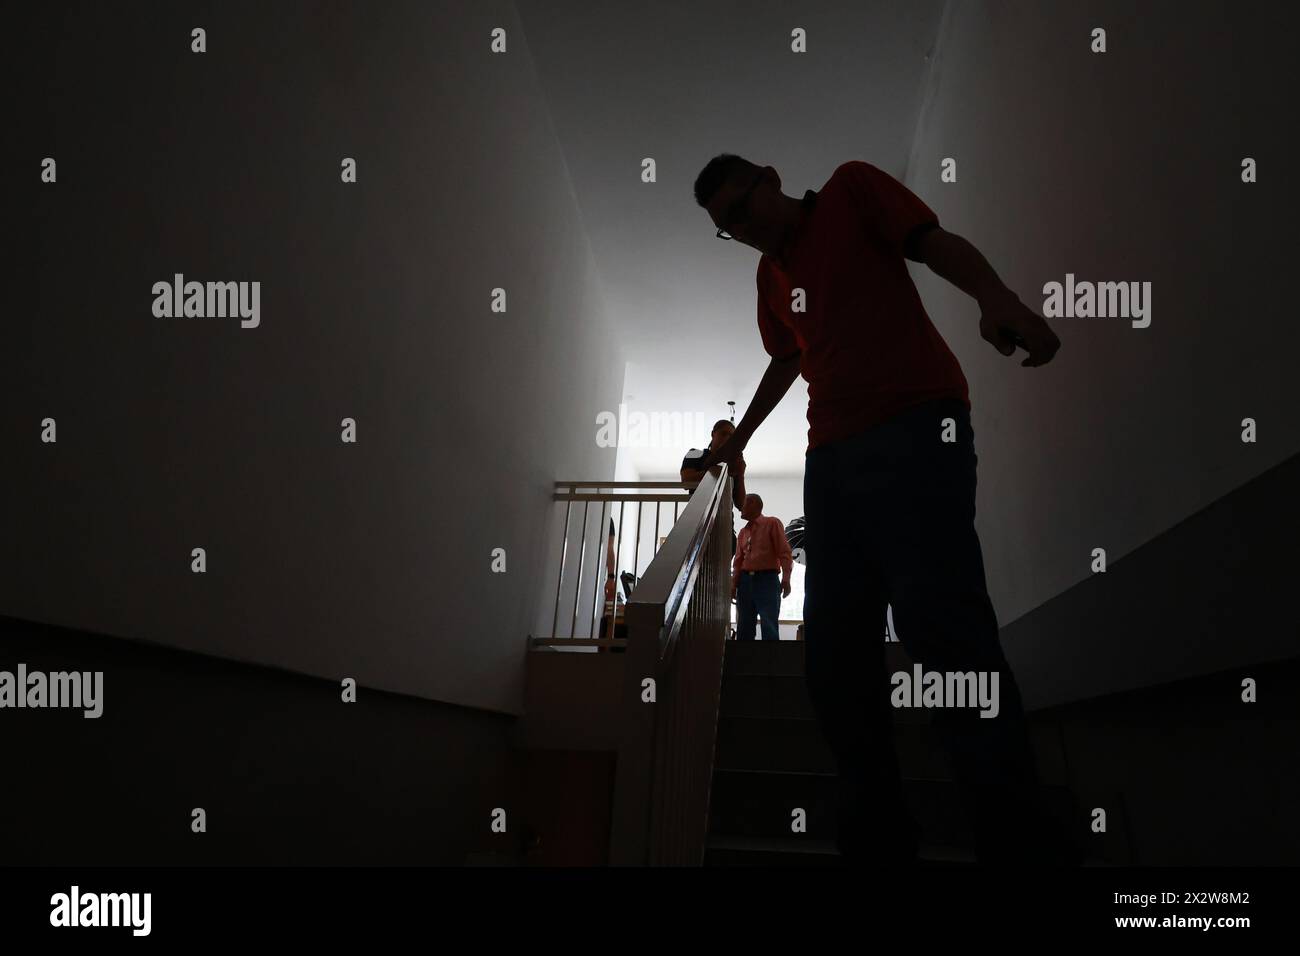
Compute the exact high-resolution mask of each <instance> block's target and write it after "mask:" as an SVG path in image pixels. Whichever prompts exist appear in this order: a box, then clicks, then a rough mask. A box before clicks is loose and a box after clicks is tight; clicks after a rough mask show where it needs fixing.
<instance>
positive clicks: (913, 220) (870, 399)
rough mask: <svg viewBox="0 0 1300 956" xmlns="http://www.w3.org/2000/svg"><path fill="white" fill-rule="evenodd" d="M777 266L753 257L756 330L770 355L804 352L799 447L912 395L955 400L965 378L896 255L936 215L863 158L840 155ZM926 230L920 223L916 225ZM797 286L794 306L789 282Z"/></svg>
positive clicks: (854, 426) (875, 417)
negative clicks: (804, 409)
mask: <svg viewBox="0 0 1300 956" xmlns="http://www.w3.org/2000/svg"><path fill="white" fill-rule="evenodd" d="M804 203H805V206H806V207H807V208H808V209H809V213H808V215H807V218H806V219H805V220H804V223H803V225H802V226H801V227H800V228H799V230H798V232H797V233H796V234H795V235H794V236H793V237H792V238H791V241H790V246H789V248H788V249H787V250H786V259H787V262H786V263H785V265H784V267H782V266H780V265H778V264H777V262H776V260H774V259H773V258H772V257H770V256H768V255H766V254H764V255H763V257H762V258H760V259H759V261H758V276H757V282H758V329H759V333H760V334H761V335H762V337H763V348H764V349H766V350H767V353H768V354H769V355H771V356H773V357H775V358H785V357H787V356H789V355H792V354H794V352H795V351H800V352H802V357H801V359H800V369H799V370H800V372H801V373H802V375H803V377H804V379H805V380H807V382H808V447H809V449H812V448H815V447H817V446H818V445H821V444H824V443H826V442H831V441H837V440H839V439H841V438H847V437H849V436H851V435H855V434H857V433H858V432H860V431H862V430H863V429H864V428H867V427H869V426H871V425H874V424H877V423H878V422H882V421H885V420H886V419H887V418H889V417H891V416H892V415H894V414H896V413H898V412H900V411H902V410H903V409H905V408H909V407H910V406H912V405H916V404H918V403H920V402H925V401H930V400H931V399H936V398H959V399H961V400H962V401H963V402H965V403H966V404H967V406H969V405H970V395H969V391H968V388H967V385H966V376H965V375H963V374H962V370H961V366H960V365H959V364H958V363H957V358H956V356H954V355H953V354H952V352H951V351H950V350H949V349H948V345H947V343H945V342H944V340H943V338H942V337H941V336H940V335H939V331H938V330H937V329H936V328H935V327H934V323H932V322H931V321H930V317H929V316H928V315H927V314H926V312H925V307H924V306H923V305H922V304H921V297H920V295H919V294H918V293H917V291H916V286H915V284H913V282H912V277H911V276H910V275H909V274H908V272H907V265H906V264H905V261H904V258H903V249H904V245H905V242H906V241H907V240H908V238H909V237H914V236H915V235H916V234H917V232H918V227H920V226H924V225H925V224H927V223H934V224H936V225H937V224H938V221H939V219H938V217H937V216H936V215H935V214H934V212H933V211H932V210H931V209H930V208H929V207H928V206H927V205H926V204H925V203H923V202H922V201H921V200H920V199H919V198H917V197H916V195H914V194H913V193H912V192H911V191H910V190H909V189H908V188H907V187H906V186H904V185H903V184H902V183H900V182H899V181H898V180H896V179H894V178H893V177H892V176H890V175H889V174H888V173H886V172H884V171H883V170H880V169H877V168H876V167H875V166H872V165H871V164H870V163H864V162H860V161H856V160H855V161H852V162H848V163H844V164H843V165H842V166H840V167H839V168H837V169H836V170H835V172H834V173H832V174H831V178H830V179H829V180H827V181H826V184H825V185H824V186H823V187H822V189H821V191H820V192H813V191H812V190H809V191H808V192H807V193H806V194H805V196H804ZM922 231H923V230H922ZM796 288H801V289H803V290H804V304H803V307H804V309H805V311H803V312H796V311H794V310H793V306H794V305H795V302H794V300H793V299H792V297H791V290H792V289H796Z"/></svg>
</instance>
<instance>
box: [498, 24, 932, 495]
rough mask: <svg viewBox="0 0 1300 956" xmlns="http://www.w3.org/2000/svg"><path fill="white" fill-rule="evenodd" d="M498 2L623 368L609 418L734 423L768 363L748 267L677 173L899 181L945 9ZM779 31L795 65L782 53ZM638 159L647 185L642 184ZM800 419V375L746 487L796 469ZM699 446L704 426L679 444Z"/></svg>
mask: <svg viewBox="0 0 1300 956" xmlns="http://www.w3.org/2000/svg"><path fill="white" fill-rule="evenodd" d="M516 7H517V9H518V10H519V14H520V17H521V20H522V22H523V26H524V32H525V34H526V39H527V42H528V46H529V49H530V50H531V52H532V55H533V58H534V60H535V63H536V69H537V72H538V76H539V80H540V83H541V86H542V90H543V93H544V94H545V97H546V100H547V103H548V104H549V107H550V111H551V119H552V122H553V124H554V127H555V133H556V136H557V137H558V139H559V141H560V144H561V147H562V149H563V152H564V155H565V160H566V162H567V164H568V169H569V175H570V177H571V180H572V183H573V188H574V191H575V193H576V198H577V202H578V205H579V208H580V211H581V216H582V220H583V222H584V223H585V226H586V230H587V235H588V238H589V240H590V242H591V247H592V252H593V255H594V258H595V264H596V268H597V272H598V275H599V278H600V282H601V285H602V294H603V301H604V303H605V305H606V307H607V308H608V309H609V311H610V318H611V321H612V322H613V323H614V327H615V329H616V330H617V332H618V334H619V336H620V338H621V340H622V342H623V345H624V347H625V349H626V351H627V355H628V357H629V358H630V359H631V361H630V363H629V367H628V372H627V377H626V382H625V386H624V391H625V402H626V405H627V409H628V410H629V411H630V412H634V411H641V412H644V413H651V412H658V413H660V414H661V415H669V414H671V413H674V412H679V413H683V415H684V416H685V417H687V418H688V419H689V420H693V419H694V418H695V416H696V415H697V414H698V415H700V416H702V418H704V419H707V420H709V421H712V420H713V419H717V418H726V417H728V414H729V410H728V407H727V405H726V402H727V401H728V400H732V401H735V402H736V418H737V419H739V418H740V416H741V414H743V412H744V410H745V408H746V406H747V405H748V403H749V400H750V398H751V397H752V396H753V393H754V389H755V388H756V387H757V385H758V380H759V378H760V376H761V375H762V373H763V369H764V368H765V367H766V364H767V356H766V354H765V353H764V352H763V349H762V345H761V343H760V341H759V338H758V331H757V327H756V324H755V308H756V300H755V291H754V272H755V269H756V268H757V266H758V255H759V254H758V252H756V251H755V250H753V249H751V248H749V247H748V246H744V245H741V244H740V243H729V242H721V241H718V240H717V239H716V238H715V237H714V230H713V226H712V223H711V222H710V220H709V218H708V214H707V213H706V212H705V211H704V210H703V209H701V208H700V207H699V206H697V205H696V203H695V199H694V196H693V194H692V187H693V185H694V182H695V177H696V175H697V174H698V173H699V171H700V169H701V168H702V167H703V166H704V164H705V163H707V162H708V160H709V159H710V158H711V157H713V156H715V155H716V154H718V153H721V152H731V153H738V154H740V155H742V156H745V157H746V158H749V159H752V160H753V161H755V162H758V163H760V164H764V165H771V166H773V167H774V168H775V169H776V170H777V171H778V172H779V173H780V175H781V179H782V190H783V191H784V192H785V193H786V195H789V196H793V197H796V198H797V197H799V196H802V195H803V192H804V190H805V189H819V188H821V186H822V184H823V183H824V182H825V181H826V179H827V178H828V177H829V176H830V174H831V172H832V171H833V170H834V169H835V167H836V166H838V165H839V164H840V163H843V162H846V161H847V160H850V159H864V160H867V161H868V162H871V163H874V164H875V165H877V166H880V167H881V168H883V169H885V170H887V171H889V172H891V173H893V174H894V175H895V176H898V177H899V178H902V177H903V175H904V173H905V165H906V161H907V156H908V152H909V150H910V147H911V143H912V136H913V132H914V128H915V125H916V117H917V114H918V110H919V106H920V97H921V91H922V88H923V80H924V77H925V74H926V68H927V65H928V64H927V60H928V57H929V55H930V52H931V49H932V46H933V43H934V39H935V36H936V33H937V30H938V26H939V18H940V14H941V12H942V8H943V0H922V2H907V3H903V2H890V3H883V2H879V3H878V2H870V0H867V2H857V3H853V4H846V3H844V2H843V0H840V2H838V3H836V2H800V3H798V4H793V3H788V2H785V3H782V2H775V0H744V2H730V0H694V2H687V0H656V2H655V3H652V4H642V3H631V2H622V3H602V4H599V5H593V4H592V3H590V0H581V2H576V0H516ZM593 10H597V11H599V12H598V13H593V12H592V11H593ZM797 27H802V28H803V29H804V30H805V31H806V35H807V49H808V52H807V53H803V54H796V53H793V52H791V50H790V44H791V31H792V30H793V29H795V28H797ZM646 157H652V158H653V159H654V160H655V163H656V167H657V182H655V183H643V182H641V162H642V160H643V159H644V158H646ZM806 407H807V390H806V388H805V386H804V382H803V380H802V379H799V380H798V381H797V382H796V384H795V386H794V387H793V388H792V389H791V390H790V393H789V395H787V396H786V398H785V400H784V401H783V402H782V403H781V405H780V406H779V407H778V408H777V409H776V411H774V412H773V413H772V415H771V416H770V417H769V419H768V420H767V422H766V423H764V425H763V427H762V428H760V429H759V431H758V432H757V434H756V435H755V436H754V438H753V439H752V440H751V442H750V444H749V448H748V449H747V450H746V452H745V458H746V461H747V464H748V468H749V473H750V474H751V475H760V476H761V475H769V476H778V475H797V474H802V471H803V453H804V450H805V448H806V446H807V421H806V419H805V418H804V415H805V412H806ZM610 411H616V410H614V409H611V410H610ZM665 421H666V419H665ZM707 441H708V434H707V431H706V432H705V433H704V434H702V435H698V436H696V437H693V438H690V439H689V441H688V444H693V445H696V446H701V445H702V444H703V443H707ZM683 451H684V448H683V447H681V446H680V444H679V443H677V442H676V441H670V442H661V443H660V447H637V448H634V449H631V450H630V452H629V454H630V455H631V461H632V464H633V465H634V467H635V468H636V470H637V471H638V472H639V473H640V475H641V476H642V477H643V478H653V477H658V476H663V475H673V476H675V474H676V472H677V468H678V465H679V463H680V462H681V457H682V453H683Z"/></svg>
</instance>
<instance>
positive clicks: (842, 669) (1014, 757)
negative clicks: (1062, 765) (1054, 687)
mask: <svg viewBox="0 0 1300 956" xmlns="http://www.w3.org/2000/svg"><path fill="white" fill-rule="evenodd" d="M949 417H950V418H952V419H953V420H954V422H955V425H956V428H955V438H956V440H955V441H954V442H951V443H948V442H943V441H941V440H940V439H941V433H942V430H943V420H944V419H945V418H949ZM974 439H975V436H974V432H973V431H972V429H971V424H970V411H969V409H968V408H967V407H966V406H965V404H964V403H962V402H960V401H957V400H938V401H932V402H926V403H924V404H920V405H916V406H913V407H912V408H909V409H906V410H904V411H903V412H901V413H899V414H898V415H896V416H894V417H893V418H891V419H890V420H888V421H886V422H883V423H881V424H878V425H875V426H872V427H870V428H868V429H866V430H865V431H862V432H860V433H859V434H857V435H854V436H851V437H849V438H845V439H842V440H840V441H834V442H829V443H827V444H823V445H819V446H817V447H816V448H813V449H810V450H809V451H808V454H807V459H806V462H805V473H804V509H805V514H806V518H807V530H806V533H805V537H804V553H805V560H806V562H807V566H806V569H805V576H804V640H805V651H804V654H805V666H806V673H807V680H808V693H809V697H810V699H811V702H812V705H813V709H814V712H815V713H816V716H817V719H818V721H819V723H820V726H821V729H822V732H823V734H824V735H825V736H826V739H827V741H828V743H829V745H830V747H831V750H832V752H833V753H834V755H835V758H836V762H837V764H838V769H839V778H840V781H839V790H840V792H839V830H838V833H839V837H838V839H839V843H840V851H841V853H842V854H843V855H844V856H845V857H846V858H857V859H872V860H875V861H886V860H892V861H903V862H906V861H910V860H911V859H913V858H914V856H915V853H916V850H917V843H918V838H919V832H918V830H917V827H916V825H915V822H914V820H913V819H912V817H911V815H910V814H909V813H908V811H907V809H906V807H905V804H904V801H903V796H902V786H901V781H900V779H899V766H898V759H897V756H896V754H895V751H894V744H893V715H892V713H891V705H890V700H889V694H890V691H891V690H892V687H891V685H890V682H889V674H888V673H887V668H886V665H885V645H884V641H883V640H882V631H883V629H884V627H883V625H884V621H885V607H886V604H889V605H892V607H893V614H894V626H895V630H896V633H897V634H898V638H899V641H900V642H901V643H902V645H903V649H904V650H905V651H906V652H907V655H908V656H909V657H910V658H911V659H912V660H913V661H914V662H915V663H918V664H920V665H922V667H923V668H924V670H925V671H963V672H964V671H987V672H993V671H997V672H998V681H999V688H998V691H999V692H998V697H999V705H1000V710H999V713H998V715H997V716H996V717H993V718H981V717H980V716H979V712H978V710H977V709H974V708H954V707H949V708H937V709H935V710H934V711H933V712H932V718H933V725H934V727H935V729H936V730H937V731H938V733H939V735H940V737H941V739H942V741H943V743H944V745H945V748H946V749H947V751H948V755H949V758H950V764H951V767H952V771H953V777H954V781H955V783H956V785H957V788H958V792H959V794H960V796H961V798H962V802H963V804H964V806H965V809H966V813H967V816H968V818H969V819H970V822H971V826H972V829H973V830H974V832H975V838H976V847H975V849H976V851H977V854H978V856H979V858H980V860H981V862H984V863H996V862H1011V861H1026V860H1036V859H1040V858H1041V854H1042V853H1045V852H1048V850H1047V847H1048V845H1049V844H1052V843H1053V840H1052V837H1051V836H1050V835H1049V834H1048V832H1047V830H1046V829H1044V828H1047V827H1050V824H1049V823H1047V821H1046V820H1045V819H1044V817H1043V816H1042V815H1041V812H1040V804H1039V803H1038V799H1039V798H1038V790H1037V774H1036V770H1035V766H1034V759H1033V753H1032V750H1031V748H1030V745H1029V737H1028V730H1027V727H1026V723H1025V717H1024V711H1023V706H1022V703H1021V699H1020V691H1019V688H1018V687H1017V685H1016V682H1015V678H1014V677H1013V676H1012V673H1011V670H1010V668H1009V667H1008V665H1007V661H1006V658H1005V657H1004V656H1003V653H1002V648H1001V645H1000V644H999V643H998V621H997V615H996V613H995V612H994V609H993V603H992V601H991V600H990V599H989V595H988V589H987V586H986V582H985V577H984V559H983V555H982V553H981V550H980V542H979V538H978V537H977V535H976V532H975V487H976V480H975V466H976V461H977V459H976V455H975V442H974ZM990 679H991V678H990ZM864 686H865V687H866V688H868V690H866V691H864ZM871 688H878V689H877V690H871ZM1057 845H1058V846H1059V844H1057ZM1036 848H1037V849H1036Z"/></svg>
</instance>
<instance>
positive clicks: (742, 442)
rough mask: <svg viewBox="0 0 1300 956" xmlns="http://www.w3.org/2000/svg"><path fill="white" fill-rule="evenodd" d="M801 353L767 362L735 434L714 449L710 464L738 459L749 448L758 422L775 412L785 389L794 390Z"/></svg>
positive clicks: (706, 464) (760, 422)
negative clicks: (791, 387)
mask: <svg viewBox="0 0 1300 956" xmlns="http://www.w3.org/2000/svg"><path fill="white" fill-rule="evenodd" d="M799 357H800V353H799V352H795V353H794V354H793V355H789V356H786V357H785V358H779V359H778V358H774V359H772V361H770V362H768V363H767V371H765V372H764V373H763V378H762V380H761V381H760V382H759V383H758V389H757V390H756V391H755V392H754V397H753V398H752V399H751V400H750V402H749V408H747V409H745V414H744V415H742V416H741V419H740V424H739V425H737V426H736V432H735V434H734V435H732V436H731V437H730V438H728V439H727V440H726V441H725V442H723V443H722V446H721V447H720V448H717V449H715V450H714V452H713V453H712V454H711V455H710V456H709V459H708V461H707V462H705V467H706V468H707V467H710V466H712V465H716V464H717V463H718V462H722V461H725V462H728V463H730V462H732V461H735V459H736V456H737V455H739V454H740V453H741V452H742V451H744V450H745V446H746V445H748V444H749V439H750V438H751V437H752V436H753V434H754V432H755V431H756V430H757V429H758V426H759V425H761V424H763V420H764V419H766V418H767V416H768V415H770V414H771V413H772V409H774V408H776V406H777V404H778V403H780V401H781V399H783V398H785V393H786V392H788V391H790V386H791V385H793V384H794V380H795V379H796V378H798V377H799Z"/></svg>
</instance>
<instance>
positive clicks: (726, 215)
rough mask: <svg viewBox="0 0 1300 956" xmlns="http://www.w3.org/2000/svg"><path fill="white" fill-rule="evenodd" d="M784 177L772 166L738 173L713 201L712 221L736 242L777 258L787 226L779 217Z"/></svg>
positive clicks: (711, 204)
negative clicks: (776, 254) (779, 201)
mask: <svg viewBox="0 0 1300 956" xmlns="http://www.w3.org/2000/svg"><path fill="white" fill-rule="evenodd" d="M780 197H781V177H780V176H778V175H777V172H776V170H775V169H773V168H772V167H771V166H764V167H762V168H761V169H758V170H743V171H740V172H737V173H735V174H734V175H732V176H731V177H730V178H729V179H727V181H726V182H724V183H723V184H722V186H721V188H719V189H718V192H717V194H716V195H715V196H714V197H713V199H712V200H710V202H709V205H708V210H709V218H711V219H712V220H713V224H714V225H715V226H716V227H717V228H719V229H725V230H726V231H727V232H728V233H729V234H730V235H731V237H732V239H734V240H735V241H736V242H743V243H744V244H745V245H747V246H749V247H751V248H753V249H757V250H758V251H759V252H765V253H769V254H775V253H776V251H777V249H778V247H779V245H780V240H781V236H782V234H783V233H784V231H785V225H784V223H783V222H782V220H781V217H780V214H779V206H778V200H779V199H780Z"/></svg>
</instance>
